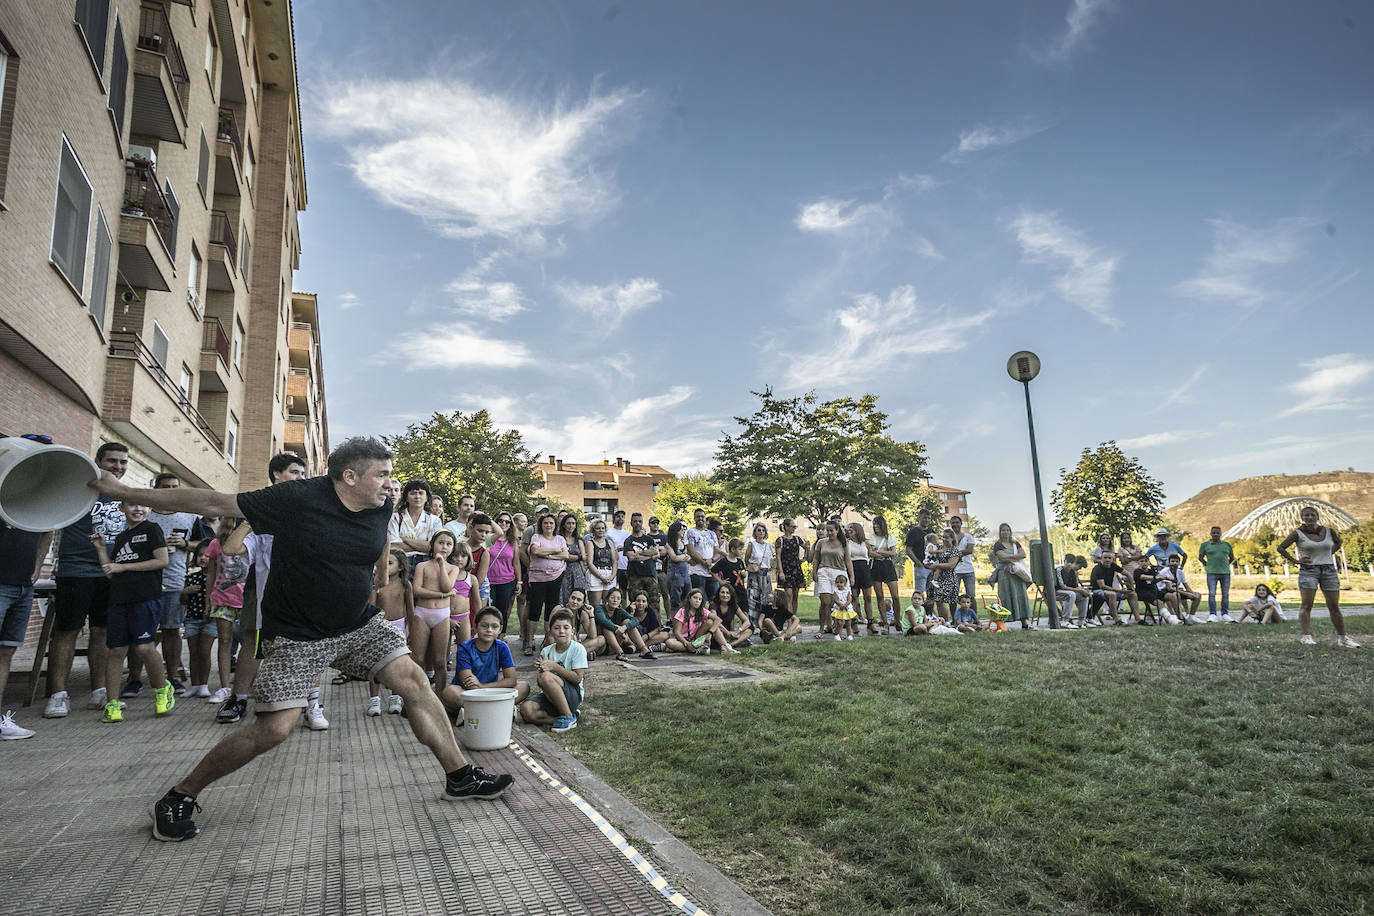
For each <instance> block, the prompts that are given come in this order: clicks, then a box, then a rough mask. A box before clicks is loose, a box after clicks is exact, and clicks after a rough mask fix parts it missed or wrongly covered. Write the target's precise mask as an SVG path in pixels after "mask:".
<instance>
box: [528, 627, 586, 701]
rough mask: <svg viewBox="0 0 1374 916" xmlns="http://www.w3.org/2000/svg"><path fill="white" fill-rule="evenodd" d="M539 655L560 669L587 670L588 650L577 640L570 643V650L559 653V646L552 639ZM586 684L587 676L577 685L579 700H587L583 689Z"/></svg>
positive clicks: (583, 676)
mask: <svg viewBox="0 0 1374 916" xmlns="http://www.w3.org/2000/svg"><path fill="white" fill-rule="evenodd" d="M539 654H540V655H541V656H543V657H544V658H547V659H551V660H552V661H553V662H554V663H555V664H557V665H558V666H559V667H562V668H567V669H568V670H569V671H576V670H577V669H579V668H581V669H582V670H583V671H585V670H587V650H586V649H585V648H583V646H582V643H580V642H578V641H577V640H575V639H574V640H571V641H570V642H569V643H568V648H566V649H564V650H563V651H562V652H559V651H558V644H557V643H556V642H554V641H553V640H552V639H551V640H549V641H548V643H547V644H546V645H545V646H544V648H542V649H540V650H539ZM586 683H587V676H586V675H585V674H584V675H582V681H581V683H579V684H578V685H577V697H578V699H585V698H586V691H585V690H583V689H582V687H583V685H584V684H586Z"/></svg>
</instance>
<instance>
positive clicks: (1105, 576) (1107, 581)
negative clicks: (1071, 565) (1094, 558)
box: [1088, 563, 1125, 590]
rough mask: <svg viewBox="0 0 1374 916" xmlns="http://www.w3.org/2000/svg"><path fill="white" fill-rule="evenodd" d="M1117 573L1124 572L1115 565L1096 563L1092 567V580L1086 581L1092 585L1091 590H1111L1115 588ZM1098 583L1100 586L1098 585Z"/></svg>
mask: <svg viewBox="0 0 1374 916" xmlns="http://www.w3.org/2000/svg"><path fill="white" fill-rule="evenodd" d="M1119 572H1125V570H1123V569H1122V568H1121V567H1120V566H1117V565H1116V564H1115V563H1113V564H1111V565H1110V566H1109V565H1107V564H1106V563H1098V564H1096V565H1094V566H1093V572H1092V578H1091V579H1089V580H1088V581H1090V582H1091V583H1092V587H1093V588H1101V589H1107V590H1112V589H1115V587H1116V585H1115V583H1116V574H1117V573H1119ZM1099 582H1100V583H1102V584H1101V585H1099V584H1098V583H1099Z"/></svg>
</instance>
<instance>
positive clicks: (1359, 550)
mask: <svg viewBox="0 0 1374 916" xmlns="http://www.w3.org/2000/svg"><path fill="white" fill-rule="evenodd" d="M1341 541H1342V542H1343V543H1344V544H1345V559H1346V562H1347V563H1349V564H1350V568H1351V569H1355V570H1360V569H1368V568H1369V566H1370V564H1371V563H1374V518H1371V519H1366V520H1365V522H1364V524H1362V525H1359V526H1357V527H1355V528H1350V529H1348V530H1346V531H1343V532H1341Z"/></svg>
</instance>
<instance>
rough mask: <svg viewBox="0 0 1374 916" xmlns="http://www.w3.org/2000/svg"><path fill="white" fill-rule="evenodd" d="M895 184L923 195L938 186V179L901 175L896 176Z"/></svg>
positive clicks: (921, 175)
mask: <svg viewBox="0 0 1374 916" xmlns="http://www.w3.org/2000/svg"><path fill="white" fill-rule="evenodd" d="M896 183H897V184H898V185H900V186H902V187H905V188H914V189H915V190H917V191H920V192H921V193H925V192H926V191H933V190H935V189H936V188H938V187H939V186H940V180H939V179H937V178H936V177H935V176H934V175H925V174H916V175H906V174H901V175H898V176H897V181H896Z"/></svg>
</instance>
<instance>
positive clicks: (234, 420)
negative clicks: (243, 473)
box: [224, 412, 239, 464]
mask: <svg viewBox="0 0 1374 916" xmlns="http://www.w3.org/2000/svg"><path fill="white" fill-rule="evenodd" d="M224 457H225V458H228V459H229V463H230V464H234V463H235V462H237V461H238V460H239V418H238V417H236V416H234V414H233V413H232V412H231V413H230V414H229V430H228V435H227V436H225V437H224Z"/></svg>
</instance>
